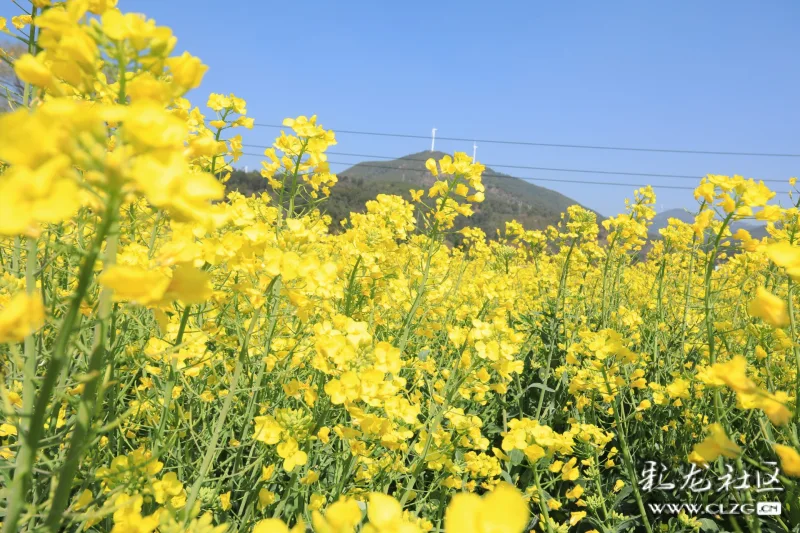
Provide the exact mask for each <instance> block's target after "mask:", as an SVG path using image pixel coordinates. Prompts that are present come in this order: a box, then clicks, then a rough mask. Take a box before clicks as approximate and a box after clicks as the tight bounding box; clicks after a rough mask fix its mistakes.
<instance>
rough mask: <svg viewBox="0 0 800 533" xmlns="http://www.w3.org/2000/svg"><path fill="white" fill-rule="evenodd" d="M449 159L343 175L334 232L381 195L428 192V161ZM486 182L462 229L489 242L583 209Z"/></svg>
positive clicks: (534, 189) (239, 177) (238, 184)
mask: <svg viewBox="0 0 800 533" xmlns="http://www.w3.org/2000/svg"><path fill="white" fill-rule="evenodd" d="M445 155H446V154H445V153H444V152H431V151H424V152H418V153H415V154H409V155H407V156H404V157H400V158H398V159H393V160H384V161H364V162H361V163H358V164H356V165H354V166H352V167H350V168H348V169H346V170H343V171H340V172H337V175H338V177H339V182H338V183H337V184H336V186H335V187H333V188H332V189H331V196H330V198H329V199H328V201H327V202H326V204H325V207H324V209H325V210H326V211H327V213H328V214H329V215H330V216H331V217H332V218H333V221H334V224H333V226H334V227H336V226H338V222H339V221H341V220H342V219H345V218H348V217H349V216H350V213H351V212H363V211H364V209H365V207H364V205H365V203H366V202H367V201H368V200H372V199H374V198H375V197H376V196H377V195H378V194H381V193H383V194H396V195H398V196H402V197H403V198H405V199H406V200H410V199H411V195H410V194H409V190H410V189H426V190H427V189H428V188H429V187H430V186H431V185H432V184H433V183H434V181H436V178H434V177H433V175H431V173H430V172H428V170H427V169H426V168H425V161H426V160H428V159H429V158H433V159H435V160H437V161H438V160H439V159H441V158H442V157H444V156H445ZM482 181H483V184H484V185H485V187H486V191H485V197H486V199H485V200H484V201H483V202H482V203H480V204H474V206H473V209H474V211H475V213H474V214H473V215H472V216H471V217H469V218H464V217H458V219H456V220H457V224H456V229H461V228H463V227H465V226H473V227H479V228H481V229H482V230H483V231H484V232H485V233H486V235H487V236H489V237H494V236H495V235H496V230H497V229H504V228H505V223H506V222H507V221H510V220H516V221H517V222H519V223H521V224H522V225H523V226H524V227H525V228H526V229H544V228H546V227H547V226H549V225H555V224H556V223H558V221H559V219H560V216H561V213H563V212H565V211H566V210H567V207H569V206H571V205H574V204H577V203H578V202H576V201H575V200H573V199H572V198H569V197H567V196H564V195H563V194H560V193H558V192H556V191H553V190H550V189H546V188H544V187H539V186H537V185H534V184H532V183H529V182H527V181H524V180H522V179H519V178H515V177H514V176H511V175H509V174H504V173H501V172H497V171H496V170H493V169H491V168H489V167H487V168H486V170H485V171H484V176H483V180H482ZM227 185H228V189H229V190H236V189H238V190H239V191H240V192H242V193H243V194H251V193H253V192H262V191H264V190H265V187H266V180H264V179H263V178H262V177H261V176H260V175H259V174H258V173H256V172H249V173H245V172H242V171H241V170H236V171H234V172H233V174H232V176H231V179H230V181H229V182H228V184H227ZM597 220H598V223H599V222H600V221H601V220H603V217H602V216H601V215H599V214H598V215H597Z"/></svg>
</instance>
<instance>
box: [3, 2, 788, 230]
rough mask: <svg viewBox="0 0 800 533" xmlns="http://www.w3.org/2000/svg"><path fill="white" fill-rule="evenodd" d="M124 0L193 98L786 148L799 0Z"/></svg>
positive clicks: (574, 158) (499, 153) (579, 195)
mask: <svg viewBox="0 0 800 533" xmlns="http://www.w3.org/2000/svg"><path fill="white" fill-rule="evenodd" d="M120 7H121V8H122V9H123V10H125V11H138V12H144V13H146V14H147V15H148V16H150V17H153V18H155V19H156V21H157V22H158V23H159V24H164V25H169V26H171V27H172V28H173V30H174V32H175V34H176V36H177V37H178V47H177V48H178V49H177V52H182V51H183V50H188V51H189V52H191V53H192V54H194V55H197V56H200V57H201V58H202V59H203V60H204V61H205V62H206V63H207V64H208V65H209V66H210V69H209V72H208V74H207V75H206V78H205V81H204V82H203V85H202V86H201V88H200V89H198V90H197V91H195V92H194V93H193V96H194V98H193V100H195V101H197V102H198V103H199V102H204V99H205V95H206V94H207V93H209V92H212V91H213V92H226V93H227V92H233V93H235V94H236V95H237V96H241V97H243V98H245V99H246V100H247V102H248V109H249V114H250V115H251V116H253V117H255V118H256V121H257V122H263V123H272V124H275V123H279V122H280V121H281V120H282V118H284V117H287V116H296V115H300V114H306V115H310V114H317V115H318V116H319V119H320V122H321V123H322V124H323V125H324V126H325V127H327V128H331V129H333V130H337V129H350V130H367V131H381V132H401V133H410V134H420V135H429V134H430V130H431V128H432V127H436V128H437V129H438V132H437V134H438V135H441V136H452V137H466V138H485V139H509V140H526V141H534V142H546V143H566V144H600V145H618V146H636V147H655V148H681V149H700V150H718V151H756V152H781V153H800V130H799V129H798V125H800V100H799V97H800V92H799V89H798V88H799V87H800V62H798V57H797V51H798V50H800V33H798V32H797V31H796V29H797V27H800V3H798V2H795V1H792V0H784V1H772V2H752V1H711V0H704V1H703V2H695V1H688V0H675V1H670V2H641V1H603V2H588V1H586V2H488V3H487V2H469V1H463V0H462V1H459V2H444V1H440V2H418V1H411V0H408V1H405V2H374V1H370V2H366V1H364V2H361V1H359V2H350V1H347V2H322V1H314V0H305V1H301V2H280V3H275V2H266V1H263V2H262V1H260V0H240V1H238V2H236V1H228V2H224V3H223V2H219V1H213V0H120ZM6 9H8V8H5V7H4V8H3V10H2V11H6ZM0 14H6V13H3V12H0ZM277 133H278V132H277V131H276V130H272V129H263V128H256V129H254V130H252V131H248V132H245V133H244V137H245V142H246V143H251V144H270V143H271V139H272V138H273V136H274V135H275V134H277ZM338 140H339V145H338V146H337V147H336V148H335V150H336V151H340V152H352V153H363V154H377V155H389V156H398V157H399V156H402V155H406V154H408V153H411V152H416V151H421V150H425V149H428V148H429V147H430V142H429V141H426V140H421V139H420V140H413V139H395V138H380V137H365V136H355V135H346V134H341V135H338ZM437 148H438V149H442V150H445V151H455V150H462V151H466V152H469V153H471V151H472V143H471V142H468V143H463V142H462V143H459V142H444V141H440V142H437ZM331 159H332V160H337V161H352V162H353V163H355V162H357V161H358V158H349V157H347V158H346V157H343V156H335V157H334V156H332V157H331ZM478 159H479V160H480V161H481V162H485V163H489V164H491V163H502V164H511V165H530V166H539V167H564V168H580V169H600V170H610V171H629V172H655V173H676V174H691V175H698V176H701V175H703V174H706V173H717V174H732V173H738V174H742V175H745V176H747V177H754V178H766V179H788V178H789V177H791V176H796V175H798V174H800V170H798V168H799V167H800V158H760V157H734V156H709V155H680V154H657V153H635V152H605V151H594V150H591V151H590V150H572V149H562V148H542V147H523V146H503V145H490V144H480V145H479V146H478ZM258 161H259V159H258V158H254V157H251V158H246V159H244V160H243V161H242V165H245V164H246V165H249V166H250V168H254V167H256V166H257V165H258ZM335 168H337V169H342V168H344V167H342V166H338V167H335ZM517 173H518V174H519V175H521V176H526V177H541V178H554V179H578V180H581V179H582V180H590V181H603V180H605V181H624V182H632V183H652V184H653V185H657V184H673V185H684V186H694V185H695V182H694V181H690V180H681V179H668V178H638V177H625V176H607V175H597V174H566V173H556V172H545V171H532V170H531V171H517ZM539 184H540V185H542V186H545V187H548V188H552V189H556V190H558V191H560V192H562V193H564V194H566V195H568V196H570V197H572V198H574V199H576V200H578V201H579V202H581V203H583V204H585V205H587V206H589V207H591V208H594V209H596V210H598V211H599V212H601V213H602V214H604V215H611V214H614V213H616V212H619V211H620V210H622V209H623V208H624V204H623V200H624V198H625V197H626V196H630V195H631V193H632V189H631V188H626V187H609V186H596V185H576V184H566V183H564V184H558V183H552V182H551V183H545V182H542V183H539ZM773 187H774V188H777V189H781V190H785V189H787V188H788V185H783V184H773ZM656 192H657V194H658V197H659V200H658V204H659V208H660V207H661V206H662V205H663V208H664V209H668V208H673V207H692V206H693V205H695V204H694V200H693V199H692V196H691V192H688V191H668V190H658V189H657V190H656Z"/></svg>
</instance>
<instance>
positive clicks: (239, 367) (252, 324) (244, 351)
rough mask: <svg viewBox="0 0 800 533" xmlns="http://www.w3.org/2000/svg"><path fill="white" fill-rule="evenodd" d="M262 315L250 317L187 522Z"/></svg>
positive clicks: (189, 501) (188, 504) (188, 502)
mask: <svg viewBox="0 0 800 533" xmlns="http://www.w3.org/2000/svg"><path fill="white" fill-rule="evenodd" d="M260 315H261V308H259V309H258V310H257V311H256V312H255V314H254V315H253V318H252V319H250V325H249V326H248V328H247V333H246V334H245V337H244V339H243V341H242V348H241V350H239V357H238V359H237V360H236V368H235V369H234V371H233V378H231V385H230V390H229V391H228V395H227V396H226V397H225V403H224V404H223V405H222V411H220V413H219V416H218V417H217V422H216V424H214V430H213V432H212V433H211V440H210V442H209V443H208V448H207V449H206V453H205V455H203V462H202V464H201V465H200V472H199V473H198V475H197V479H196V480H195V482H194V484H193V485H192V490H191V492H190V493H189V498H188V499H187V500H186V507H185V509H186V511H187V513H186V522H188V520H189V518H190V516H189V513H191V510H192V507H193V506H194V502H195V500H197V495H198V494H199V493H200V487H201V486H202V485H203V482H204V481H205V477H206V474H207V473H208V469H209V467H210V466H211V461H213V460H214V455H215V454H216V451H217V441H218V440H219V436H220V433H222V427H223V426H224V425H225V419H226V418H227V417H228V412H229V411H230V410H231V405H233V397H234V396H236V387H237V386H238V384H239V377H240V376H241V374H242V368H243V367H244V360H245V358H246V357H247V347H248V345H249V343H250V335H252V333H253V329H254V328H255V325H256V322H258V317H259V316H260Z"/></svg>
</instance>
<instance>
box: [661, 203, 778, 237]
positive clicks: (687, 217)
mask: <svg viewBox="0 0 800 533" xmlns="http://www.w3.org/2000/svg"><path fill="white" fill-rule="evenodd" d="M670 218H677V219H678V220H680V221H682V222H686V223H687V224H692V223H694V214H692V213H690V212H689V211H687V210H686V209H668V210H666V211H664V212H662V213H659V214H657V215H656V216H655V217H654V218H653V225H652V226H650V238H651V239H660V238H661V234H660V233H659V232H658V230H660V229H662V228H666V227H667V225H668V223H669V219H670ZM739 229H745V230H747V231H748V232H749V233H750V236H751V237H753V238H754V239H761V238H763V237H766V236H767V228H766V223H764V222H761V221H758V220H747V221H744V222H742V221H735V222H733V223H732V224H731V232H733V233H736V231H738V230H739Z"/></svg>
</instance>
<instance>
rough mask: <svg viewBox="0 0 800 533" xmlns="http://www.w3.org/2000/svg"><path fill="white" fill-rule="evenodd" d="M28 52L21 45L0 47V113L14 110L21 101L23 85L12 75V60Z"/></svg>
mask: <svg viewBox="0 0 800 533" xmlns="http://www.w3.org/2000/svg"><path fill="white" fill-rule="evenodd" d="M27 51H28V49H27V47H26V46H24V45H23V44H21V43H20V44H18V43H13V44H10V45H9V46H1V47H0V112H3V111H8V110H10V109H13V108H16V107H18V106H19V105H20V103H21V101H22V94H23V92H24V91H25V84H24V83H22V81H21V80H20V79H19V78H18V77H17V75H16V74H15V73H14V67H13V66H12V63H13V62H14V59H16V58H17V57H19V56H20V55H22V54H24V53H26V52H27Z"/></svg>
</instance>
